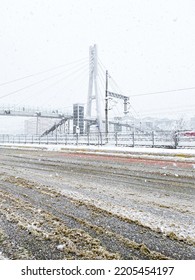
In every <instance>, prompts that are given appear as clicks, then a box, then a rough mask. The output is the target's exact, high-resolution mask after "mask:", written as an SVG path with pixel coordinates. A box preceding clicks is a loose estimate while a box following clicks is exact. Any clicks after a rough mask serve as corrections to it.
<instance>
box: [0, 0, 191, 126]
mask: <svg viewBox="0 0 195 280" xmlns="http://www.w3.org/2000/svg"><path fill="white" fill-rule="evenodd" d="M93 44H97V46H98V55H99V59H100V61H101V63H102V64H103V69H108V71H109V73H110V75H111V77H113V79H114V81H116V83H117V85H118V87H119V88H120V90H121V92H120V93H123V94H125V95H128V96H130V101H131V105H132V107H133V110H134V111H135V112H136V113H137V114H138V115H139V116H141V117H142V116H152V117H153V116H160V117H163V116H166V117H167V116H170V117H178V118H180V117H183V116H184V117H191V116H195V114H194V110H195V51H194V50H195V1H193V0H112V1H105V0H82V1H80V0H74V1H72V0H17V1H14V0H1V3H0V49H1V51H0V73H1V75H0V107H1V106H3V105H8V104H9V105H18V106H28V105H29V106H35V107H45V108H47V107H55V108H62V107H63V108H64V107H67V110H68V109H69V110H71V108H72V104H73V103H86V101H87V90H88V53H89V46H90V45H93ZM49 69H50V70H49ZM52 69H53V70H52ZM46 70H49V71H48V72H45V71H46ZM101 71H102V72H101V73H102V74H101V75H102V82H101V83H100V85H99V89H100V91H101V95H102V104H103V102H104V81H103V78H104V76H103V75H104V72H103V70H101ZM40 72H41V73H40ZM42 72H44V73H42ZM38 73H39V74H38ZM26 76H30V77H28V78H24V79H22V80H18V81H15V82H12V81H13V80H16V79H18V78H23V77H26ZM161 92H163V93H161ZM148 93H149V94H148ZM151 93H152V94H151ZM145 94H147V95H145ZM5 122H7V121H5V120H3V119H0V124H1V128H2V127H3V124H5ZM9 122H10V120H9ZM15 122H16V123H18V121H15ZM12 126H13V125H12ZM1 131H2V130H1Z"/></svg>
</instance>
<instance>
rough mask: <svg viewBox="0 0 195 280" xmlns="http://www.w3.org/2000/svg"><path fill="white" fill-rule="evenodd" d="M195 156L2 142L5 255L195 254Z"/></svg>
mask: <svg viewBox="0 0 195 280" xmlns="http://www.w3.org/2000/svg"><path fill="white" fill-rule="evenodd" d="M194 173H195V172H194V163H192V162H190V161H189V160H188V162H185V161H183V162H182V161H181V160H180V161H178V162H177V160H175V161H171V160H167V161H166V160H160V159H158V160H155V159H142V158H140V156H139V159H136V158H135V157H134V158H125V157H123V158H121V157H119V156H117V157H114V156H108V155H104V156H103V155H102V156H100V155H99V156H97V155H87V154H76V153H68V152H51V151H50V152H49V151H47V152H46V151H28V150H17V149H0V204H1V207H0V259H4V258H8V259H195V215H194V214H195V203H194V202H195V183H194V182H195V180H194V179H195V174H194Z"/></svg>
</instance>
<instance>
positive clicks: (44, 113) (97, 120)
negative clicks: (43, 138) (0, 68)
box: [0, 45, 131, 135]
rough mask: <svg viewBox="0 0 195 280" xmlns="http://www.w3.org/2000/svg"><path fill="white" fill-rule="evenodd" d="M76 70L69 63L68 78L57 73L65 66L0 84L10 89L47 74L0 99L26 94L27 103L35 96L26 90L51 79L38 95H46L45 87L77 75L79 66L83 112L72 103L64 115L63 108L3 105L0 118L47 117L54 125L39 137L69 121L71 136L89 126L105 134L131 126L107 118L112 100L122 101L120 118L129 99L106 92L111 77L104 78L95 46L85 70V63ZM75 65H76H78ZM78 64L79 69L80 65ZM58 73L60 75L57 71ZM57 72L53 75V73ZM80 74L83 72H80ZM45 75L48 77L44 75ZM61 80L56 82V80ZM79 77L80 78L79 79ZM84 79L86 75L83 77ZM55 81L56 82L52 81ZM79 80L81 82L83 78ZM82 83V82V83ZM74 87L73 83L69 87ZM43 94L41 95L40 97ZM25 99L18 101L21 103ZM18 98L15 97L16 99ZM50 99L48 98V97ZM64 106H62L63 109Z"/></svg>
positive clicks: (79, 106)
mask: <svg viewBox="0 0 195 280" xmlns="http://www.w3.org/2000/svg"><path fill="white" fill-rule="evenodd" d="M78 65H79V67H75V66H76V64H74V63H72V64H71V63H69V66H71V71H70V73H69V75H65V71H64V70H63V71H61V69H63V67H64V66H65V65H60V66H58V67H54V68H51V69H48V70H46V71H42V72H38V73H35V74H32V75H27V76H25V77H22V78H18V79H15V80H12V81H8V82H4V83H1V84H0V87H1V88H2V87H5V86H11V85H12V86H14V85H15V84H18V83H21V82H23V81H26V80H29V79H31V80H32V78H33V79H34V78H35V77H37V76H40V75H41V76H42V75H45V74H47V76H46V77H45V76H44V77H43V78H41V79H39V80H38V81H34V80H33V81H32V82H30V83H28V85H25V86H22V87H20V88H19V89H15V88H13V89H12V90H11V91H8V92H5V93H4V94H3V95H1V96H0V99H9V98H12V97H15V96H16V97H17V98H18V96H19V97H20V96H21V93H22V96H25V98H26V95H27V101H28V98H32V95H35V94H34V93H33V94H31V96H29V95H28V91H29V90H30V89H31V90H32V88H33V89H34V88H35V87H37V86H41V85H42V84H43V83H45V82H48V81H51V80H52V79H55V81H54V82H53V83H52V84H51V83H50V86H48V87H46V88H44V89H42V90H40V95H42V94H43V93H44V92H45V93H46V94H47V90H48V88H49V87H50V88H52V87H54V86H56V85H57V84H59V83H61V82H62V81H63V80H64V79H65V76H66V78H68V77H70V76H71V75H73V76H74V75H75V73H78V72H79V71H80V70H81V69H83V65H85V71H86V70H88V88H87V90H88V95H87V94H86V95H87V102H86V106H85V107H86V110H85V112H84V104H80V103H78V104H77V103H76V104H74V105H73V106H72V110H71V113H70V112H67V111H66V109H63V110H59V109H57V110H56V109H50V110H47V109H34V108H29V107H26V106H25V105H24V106H15V105H13V106H4V107H1V108H0V116H7V117H16V116H17V117H18V116H21V117H36V118H37V119H38V118H39V119H41V118H47V119H55V120H56V121H55V123H54V124H52V125H51V126H50V127H48V129H46V130H45V131H44V132H43V133H42V135H47V134H49V133H51V132H53V131H54V130H55V129H58V128H59V127H60V126H61V125H63V124H65V123H66V122H69V121H70V120H72V121H73V132H74V133H78V132H79V133H84V132H86V133H87V132H89V131H90V128H91V126H93V127H95V128H96V131H98V132H99V133H103V132H105V133H108V131H109V125H110V124H113V125H117V126H120V125H122V126H126V127H131V125H128V124H127V123H122V122H121V123H120V121H119V118H118V117H119V115H120V113H121V112H120V113H119V111H118V112H117V113H116V114H115V116H116V118H117V120H116V121H115V120H111V118H110V116H109V112H110V110H111V108H110V106H111V105H112V104H111V103H112V100H114V99H115V100H116V99H121V100H123V101H124V110H123V111H124V112H123V113H124V115H127V114H128V105H129V97H127V96H125V95H124V94H121V93H120V92H119V90H118V89H117V90H114V91H113V90H110V89H109V86H110V84H109V86H108V80H109V82H110V81H111V76H110V75H108V71H107V70H106V69H105V68H104V66H103V64H102V63H101V62H99V59H98V55H97V47H96V45H94V46H91V47H90V48H89V59H88V66H87V69H86V64H83V62H82V63H80V62H79V64H78ZM78 65H77V66H78ZM80 65H82V67H81V66H80ZM59 70H60V72H59ZM53 71H55V72H54V74H52V75H51V74H50V73H53ZM56 71H57V73H56ZM82 73H83V72H82ZM48 74H49V76H48ZM59 77H61V78H60V79H58V78H59ZM81 77H82V76H81ZM85 77H86V76H85ZM56 78H57V80H56ZM81 81H84V80H83V78H82V80H81ZM85 82H86V81H85ZM72 85H73V86H74V83H73V84H72ZM115 89H116V85H115ZM43 95H44V94H43ZM25 98H22V101H23V104H24V100H25ZM53 98H54V99H55V98H59V97H58V96H57V94H56V96H55V94H54V96H53ZM67 98H68V96H67ZM19 99H20V98H18V100H19ZM51 100H52V98H51ZM47 101H48V97H47V96H46V98H44V105H47ZM39 102H40V98H39V97H38V98H37V105H39ZM64 107H65V106H64Z"/></svg>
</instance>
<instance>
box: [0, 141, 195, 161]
mask: <svg viewBox="0 0 195 280" xmlns="http://www.w3.org/2000/svg"><path fill="white" fill-rule="evenodd" d="M0 147H2V148H3V147H5V148H6V147H9V148H14V149H15V148H18V149H28V150H29V149H32V150H48V151H58V152H79V153H95V154H101V155H103V154H110V155H117V156H125V157H128V156H130V157H136V158H138V157H139V156H141V157H142V158H143V157H144V158H153V157H154V158H162V159H163V160H165V159H167V160H169V159H175V160H176V161H186V162H187V161H191V162H193V161H194V162H195V149H165V148H145V147H141V148H139V147H116V146H109V145H105V146H84V145H51V144H27V145H24V144H13V143H7V144H0Z"/></svg>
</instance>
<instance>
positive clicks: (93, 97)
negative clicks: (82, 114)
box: [86, 45, 103, 133]
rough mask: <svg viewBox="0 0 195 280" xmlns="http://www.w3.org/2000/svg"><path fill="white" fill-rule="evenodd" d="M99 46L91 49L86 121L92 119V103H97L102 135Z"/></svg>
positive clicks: (97, 121) (99, 129)
mask: <svg viewBox="0 0 195 280" xmlns="http://www.w3.org/2000/svg"><path fill="white" fill-rule="evenodd" d="M97 64H98V63H97V45H93V46H90V47H89V85H88V98H87V109H86V119H88V120H90V119H92V103H93V101H95V107H96V110H95V111H96V125H97V129H98V131H99V132H100V133H101V132H102V131H103V129H102V116H101V104H100V94H99V92H98V81H97V77H98V67H97ZM90 123H91V122H90V121H87V124H86V132H89V131H90Z"/></svg>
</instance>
